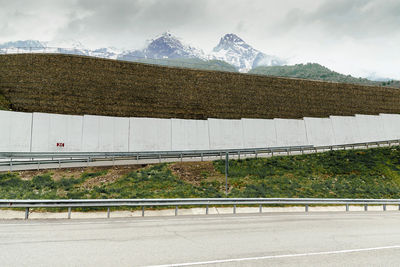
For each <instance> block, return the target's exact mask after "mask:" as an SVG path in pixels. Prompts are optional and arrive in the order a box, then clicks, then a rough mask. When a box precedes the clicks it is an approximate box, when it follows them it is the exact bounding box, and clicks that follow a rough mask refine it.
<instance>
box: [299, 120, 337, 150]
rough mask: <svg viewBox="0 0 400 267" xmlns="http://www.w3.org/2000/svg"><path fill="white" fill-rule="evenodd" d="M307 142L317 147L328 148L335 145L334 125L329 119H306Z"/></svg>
mask: <svg viewBox="0 0 400 267" xmlns="http://www.w3.org/2000/svg"><path fill="white" fill-rule="evenodd" d="M304 123H305V126H306V131H307V140H308V142H309V143H310V144H312V145H315V146H328V145H333V144H334V143H335V136H334V134H333V128H332V123H331V120H330V119H329V118H309V117H306V118H304Z"/></svg>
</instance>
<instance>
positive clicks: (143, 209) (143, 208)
mask: <svg viewBox="0 0 400 267" xmlns="http://www.w3.org/2000/svg"><path fill="white" fill-rule="evenodd" d="M142 217H144V206H142Z"/></svg>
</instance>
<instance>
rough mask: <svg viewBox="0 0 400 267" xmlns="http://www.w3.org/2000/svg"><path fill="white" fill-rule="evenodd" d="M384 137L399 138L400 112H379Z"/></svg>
mask: <svg viewBox="0 0 400 267" xmlns="http://www.w3.org/2000/svg"><path fill="white" fill-rule="evenodd" d="M379 116H380V118H381V120H382V123H383V127H384V128H385V137H386V138H388V139H400V114H379Z"/></svg>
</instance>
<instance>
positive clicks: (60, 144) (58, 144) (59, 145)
mask: <svg viewBox="0 0 400 267" xmlns="http://www.w3.org/2000/svg"><path fill="white" fill-rule="evenodd" d="M64 146H65V145H64V143H57V147H64Z"/></svg>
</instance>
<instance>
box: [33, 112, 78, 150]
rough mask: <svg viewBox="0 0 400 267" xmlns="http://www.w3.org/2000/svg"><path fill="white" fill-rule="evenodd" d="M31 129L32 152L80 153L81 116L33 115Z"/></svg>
mask: <svg viewBox="0 0 400 267" xmlns="http://www.w3.org/2000/svg"><path fill="white" fill-rule="evenodd" d="M32 127H33V128H32V152H56V151H60V152H63V151H64V152H78V151H81V147H82V116H72V115H59V114H48V113H33V123H32ZM57 143H64V147H61V146H59V147H57Z"/></svg>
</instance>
